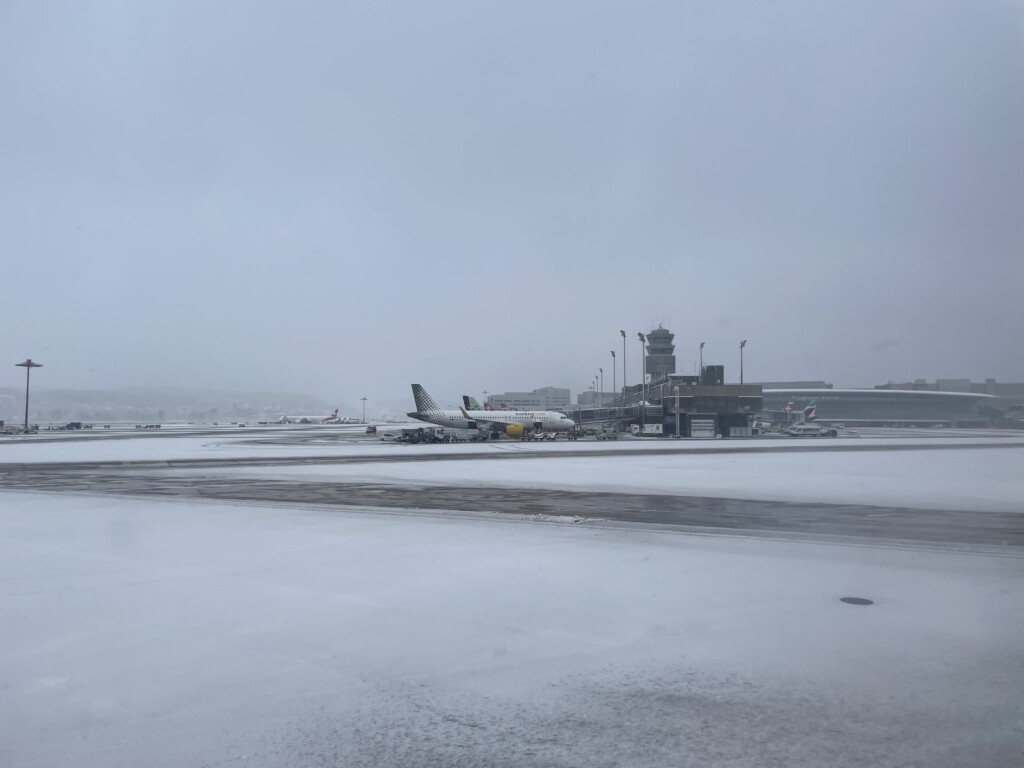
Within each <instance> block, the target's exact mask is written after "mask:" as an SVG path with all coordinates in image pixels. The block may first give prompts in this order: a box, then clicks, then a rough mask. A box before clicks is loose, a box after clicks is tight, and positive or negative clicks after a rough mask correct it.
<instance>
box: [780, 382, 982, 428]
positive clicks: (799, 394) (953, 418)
mask: <svg viewBox="0 0 1024 768" xmlns="http://www.w3.org/2000/svg"><path fill="white" fill-rule="evenodd" d="M812 402H814V403H815V404H816V410H815V415H816V417H817V420H818V421H824V422H837V421H841V422H846V423H848V424H861V425H864V426H868V425H871V426H911V425H915V426H931V425H942V426H946V425H949V426H963V427H967V426H970V427H975V426H988V425H989V424H991V423H992V422H993V420H995V419H997V418H999V417H1000V416H1001V415H1002V409H1001V408H1000V407H999V406H1000V403H1001V401H1000V398H998V397H994V396H992V395H982V394H975V393H968V392H926V391H918V390H902V389H765V390H764V410H765V411H785V409H786V406H787V404H790V406H791V409H792V412H793V413H800V412H801V411H803V409H804V408H806V407H807V406H808V405H810V404H811V403H812Z"/></svg>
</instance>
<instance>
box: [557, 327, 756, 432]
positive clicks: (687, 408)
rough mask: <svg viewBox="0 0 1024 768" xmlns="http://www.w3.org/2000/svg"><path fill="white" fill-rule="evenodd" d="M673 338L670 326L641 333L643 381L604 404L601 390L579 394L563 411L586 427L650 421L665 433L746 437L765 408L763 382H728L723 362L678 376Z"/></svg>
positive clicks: (646, 424)
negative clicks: (762, 390) (567, 409)
mask: <svg viewBox="0 0 1024 768" xmlns="http://www.w3.org/2000/svg"><path fill="white" fill-rule="evenodd" d="M674 341H675V334H673V333H672V332H671V331H669V330H668V329H666V328H662V327H660V326H659V327H658V328H655V329H653V330H652V331H651V332H650V333H648V334H647V335H646V337H645V350H644V352H645V360H644V365H645V367H646V371H647V380H646V381H643V382H640V383H638V384H632V385H629V386H624V387H622V389H621V390H620V391H619V392H616V393H614V394H613V395H612V396H611V397H609V398H608V399H607V402H604V403H602V400H603V399H604V393H590V394H591V397H584V396H583V395H581V396H580V398H579V401H580V402H579V405H578V406H577V407H576V408H574V409H571V411H567V412H566V413H568V415H570V416H572V417H573V418H575V419H576V420H577V421H579V422H580V423H582V424H584V425H586V424H608V425H617V426H619V427H620V428H621V427H626V428H628V427H630V426H632V425H634V424H638V425H641V426H643V427H645V428H646V427H647V426H648V425H652V426H654V427H656V428H657V429H658V431H659V433H660V434H665V435H675V434H679V435H681V436H684V437H694V436H697V435H698V434H700V435H702V436H713V435H715V434H718V435H724V436H727V437H736V436H742V435H749V434H750V432H751V424H752V422H753V418H754V416H755V415H757V414H758V413H760V412H761V410H762V408H763V399H762V394H761V385H760V384H726V383H725V367H724V366H721V365H706V366H704V370H703V371H701V373H700V375H696V376H685V375H679V374H677V373H676V358H675V344H674ZM638 378H642V376H640V377H638ZM599 403H600V404H599ZM677 424H678V433H677V431H676V428H677ZM709 433H710V434H709Z"/></svg>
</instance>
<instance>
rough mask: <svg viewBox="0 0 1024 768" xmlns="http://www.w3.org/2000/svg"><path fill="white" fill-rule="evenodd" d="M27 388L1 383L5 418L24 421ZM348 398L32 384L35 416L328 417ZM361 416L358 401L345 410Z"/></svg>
mask: <svg viewBox="0 0 1024 768" xmlns="http://www.w3.org/2000/svg"><path fill="white" fill-rule="evenodd" d="M24 398H25V391H24V390H23V389H16V388H11V387H0V419H6V420H8V421H18V420H20V419H21V418H23V414H24V410H23V409H24V402H25V401H24ZM338 406H343V404H342V403H327V402H326V401H324V400H322V399H320V398H318V397H311V396H309V395H297V394H294V393H285V392H222V391H218V390H209V389H184V388H179V387H128V388H126V389H97V390H74V389H42V388H40V389H36V388H35V387H33V388H32V397H31V402H30V403H29V409H30V411H29V420H30V421H33V422H53V421H104V422H111V421H138V422H143V421H144V422H158V421H216V420H218V419H223V420H225V421H228V420H232V419H264V418H271V417H274V416H280V415H283V414H289V415H300V416H315V415H319V414H322V415H323V416H327V415H328V414H329V413H330V412H331V411H332V410H333V409H334V408H336V407H338ZM346 412H347V413H348V414H349V415H355V406H353V405H348V406H347V409H346V407H344V406H343V407H342V413H343V414H344V413H346Z"/></svg>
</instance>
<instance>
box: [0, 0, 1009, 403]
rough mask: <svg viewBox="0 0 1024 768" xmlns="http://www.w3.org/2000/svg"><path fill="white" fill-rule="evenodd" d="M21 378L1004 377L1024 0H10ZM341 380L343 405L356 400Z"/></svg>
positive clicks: (9, 320) (4, 144)
mask: <svg viewBox="0 0 1024 768" xmlns="http://www.w3.org/2000/svg"><path fill="white" fill-rule="evenodd" d="M0 36H2V40H3V45H2V46H0V99H2V100H3V103H4V104H5V105H6V110H5V120H3V121H0V167H2V168H3V169H4V170H3V173H0V244H2V248H3V252H4V254H5V256H6V257H5V259H4V270H3V286H4V291H3V300H2V302H0V307H2V312H3V317H4V326H5V328H7V332H6V333H5V334H4V337H3V340H2V341H0V352H2V357H0V361H2V360H3V358H4V357H5V358H6V362H5V363H4V364H3V365H0V387H22V386H23V383H24V372H23V370H22V369H19V368H15V367H14V363H16V362H19V361H21V360H23V359H25V358H26V357H32V358H33V359H36V360H38V361H39V362H42V363H43V364H44V365H45V367H44V368H43V369H42V370H41V371H39V372H38V373H35V374H33V388H35V387H37V386H38V387H43V388H48V389H58V388H68V389H116V388H121V387H129V386H179V387H188V388H203V389H221V390H232V391H246V390H248V391H280V392H294V393H298V394H308V395H311V396H315V397H320V398H323V399H324V400H326V401H328V402H345V403H353V404H355V403H357V402H358V398H360V397H362V396H364V395H365V396H366V397H369V398H370V399H371V400H370V402H371V403H373V404H374V405H375V404H376V403H384V402H390V401H394V402H408V403H409V406H410V407H409V408H408V410H411V397H410V395H409V384H410V383H411V382H419V383H422V384H424V385H425V386H426V387H427V388H428V390H430V391H431V392H432V393H433V394H434V395H435V397H437V398H438V400H439V401H441V400H443V401H446V402H447V401H449V400H450V399H452V398H455V397H457V396H458V395H459V394H462V393H473V394H480V393H482V392H483V391H484V390H488V391H490V392H500V391H506V390H524V389H527V390H528V389H535V388H537V387H541V386H548V385H553V386H564V387H569V388H570V389H571V390H572V391H573V392H574V393H578V392H580V391H582V390H585V389H586V388H587V387H588V385H589V383H590V381H591V379H592V378H593V376H594V375H595V374H597V373H598V368H599V367H603V368H604V370H605V388H606V389H607V390H610V389H611V383H612V374H611V357H610V354H609V352H610V351H611V350H615V351H616V354H617V355H619V356H620V357H619V358H618V360H617V362H618V364H619V368H618V372H617V374H616V375H617V377H618V383H619V384H620V385H621V362H622V361H621V354H622V339H621V337H620V336H619V333H618V332H619V329H620V328H623V329H625V330H626V331H627V334H628V339H627V350H628V375H629V379H630V381H631V382H632V383H636V382H637V381H638V380H639V372H640V344H639V342H638V341H637V337H636V334H637V332H638V331H639V332H647V331H648V330H650V329H652V328H654V327H657V326H658V324H659V323H663V324H664V326H665V327H667V328H669V329H670V330H672V331H673V332H674V333H675V334H676V345H677V349H676V356H677V359H678V363H679V372H680V373H688V372H692V371H693V369H694V365H695V363H696V359H697V344H698V342H700V341H705V342H707V346H706V348H705V362H706V363H722V364H724V365H725V366H726V375H727V379H728V380H730V381H735V380H737V378H738V365H739V356H738V349H737V347H738V344H739V340H740V339H749V343H748V346H747V348H746V351H745V352H746V354H745V358H744V360H745V372H746V378H747V379H748V380H750V381H762V380H769V381H770V380H799V379H824V380H826V381H829V382H831V383H834V384H835V385H836V386H871V385H874V384H880V383H884V382H886V381H890V380H893V381H907V380H913V379H915V378H928V379H935V378H937V377H953V378H971V379H974V380H982V379H984V378H986V377H995V378H996V379H998V380H1000V381H1024V354H1022V351H1024V349H1022V345H1021V344H1020V342H1019V340H1018V339H1017V338H1016V333H1015V332H1016V331H1017V330H1018V329H1020V328H1021V327H1024V301H1022V300H1021V286H1024V258H1022V254H1024V215H1022V212H1024V206H1022V202H1024V138H1022V137H1024V6H1021V5H1020V4H1019V3H1012V2H998V1H993V2H979V3H964V2H949V1H941V0H940V1H939V2H930V3H911V2H897V3H889V4H884V5H873V4H868V5H865V4H839V3H825V4H822V3H813V2H786V3H782V4H773V5H771V6H764V5H762V4H758V3H752V2H749V3H744V2H741V3H734V4H730V5H728V6H727V7H726V6H721V5H718V4H712V5H706V4H692V3H668V2H651V3H642V4H633V3H630V4H599V5H595V4H592V3H582V2H565V3H559V4H545V3H530V2H527V3H517V4H515V5H514V6H500V7H499V6H491V5H480V4H473V3H449V4H445V5H443V6H440V5H438V6H434V7H429V8H428V7H427V6H421V5H418V4H411V3H410V4H396V5H389V6H386V7H383V6H376V5H371V4H360V3H329V2H319V1H312V2H307V3H301V4H298V5H295V4H289V5H284V4H281V5H278V6H274V5H258V6H253V5H251V4H245V3H239V2H224V3H217V4H213V5H210V4H201V3H188V2H183V3H173V4H167V5H155V6H153V5H149V4H134V3H130V2H105V3H96V2H82V3H74V4H67V5H59V4H55V3H22V4H19V3H10V4H7V5H5V6H3V7H2V8H0ZM372 407H373V406H369V405H368V411H371V412H372V410H371V409H372Z"/></svg>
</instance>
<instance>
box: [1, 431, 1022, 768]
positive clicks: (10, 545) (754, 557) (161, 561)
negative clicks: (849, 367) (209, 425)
mask: <svg viewBox="0 0 1024 768" xmlns="http://www.w3.org/2000/svg"><path fill="white" fill-rule="evenodd" d="M967 453H969V452H965V455H966V454H967ZM1005 453H1016V452H1014V451H1008V452H1005ZM934 455H936V456H938V455H945V454H941V453H937V454H934ZM953 455H956V454H953ZM619 460H621V459H619ZM652 460H654V459H652ZM663 460H664V459H663V458H662V457H658V458H657V459H656V460H655V461H657V462H661V461H663ZM704 460H705V459H703V458H702V459H701V461H704ZM708 460H710V459H708ZM546 463H547V462H543V463H542V462H537V461H527V462H514V467H513V468H519V467H520V465H521V466H522V468H524V469H528V466H527V465H531V466H540V465H542V464H546ZM507 464H509V463H508V462H490V463H488V464H486V466H481V467H480V470H481V471H488V472H490V471H493V470H494V469H496V468H504V467H506V465H507ZM438 466H441V465H438ZM452 466H455V465H454V464H453V465H452ZM634 469H635V470H637V471H643V467H642V465H639V466H637V467H634ZM502 471H504V469H502ZM516 471H518V469H516ZM765 471H766V472H768V471H769V470H767V469H766V470H765ZM1022 588H1024V559H1021V558H1017V557H992V556H979V555H958V554H949V553H943V554H938V553H929V552H922V551H907V550H891V549H890V550H872V549H866V548H859V547H840V546H834V545H826V544H817V543H815V544H811V543H793V542H780V541H768V540H744V539H731V538H725V537H713V538H706V537H694V536H686V535H680V534H675V533H666V532H661V533H659V532H653V531H643V532H639V531H625V530H602V529H587V528H583V529H581V528H578V527H567V526H552V525H538V524H526V523H516V522H511V521H507V520H498V521H494V522H488V523H480V522H475V521H469V520H459V519H441V518H436V517H416V516H400V515H399V516H395V515H388V516H383V515H373V514H359V513H353V512H351V511H346V513H345V514H338V513H335V512H331V511H327V510H323V511H317V510H299V509H276V508H267V507H258V508H252V507H246V506H244V505H224V504H209V505H189V504H185V503H180V502H179V503H175V502H166V501H152V500H130V499H105V498H75V497H71V496H64V495H60V496H49V495H43V494H15V493H0V640H2V642H0V765H12V766H14V765H17V766H26V767H29V766H53V765H75V766H80V767H83V768H89V767H92V766H95V767H96V768H99V767H100V766H102V767H103V768H114V767H116V766H138V765H160V766H169V767H171V768H173V767H174V766H202V765H236V764H237V765H245V766H255V767H261V766H299V767H300V768H301V767H304V766H323V765H344V766H417V767H419V766H453V765H465V766H471V765H473V766H475V765H516V766H541V765H543V766H588V767H590V766H621V765H630V766H663V765H675V766H707V765H716V766H755V765H758V766H760V765H779V766H783V765H784V766H787V767H788V766H822V765H828V766H833V767H834V768H842V767H843V766H863V765H878V766H883V765H890V766H896V765H900V766H929V768H934V767H937V766H938V767H943V766H957V767H959V766H963V765H972V766H977V767H979V768H981V767H985V766H1009V765H1016V764H1019V762H1020V759H1021V754H1022V751H1021V750H1022V747H1024V736H1022V733H1021V730H1020V713H1021V711H1022V707H1024V646H1022V644H1021V642H1020V638H1021V636H1022V634H1024V612H1021V611H1020V605H1021V595H1022V591H1024V589H1022ZM848 595H853V596H861V597H867V598H870V599H873V600H875V604H874V605H872V606H866V607H858V606H851V605H846V604H843V603H841V602H839V600H838V598H840V597H842V596H848Z"/></svg>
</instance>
